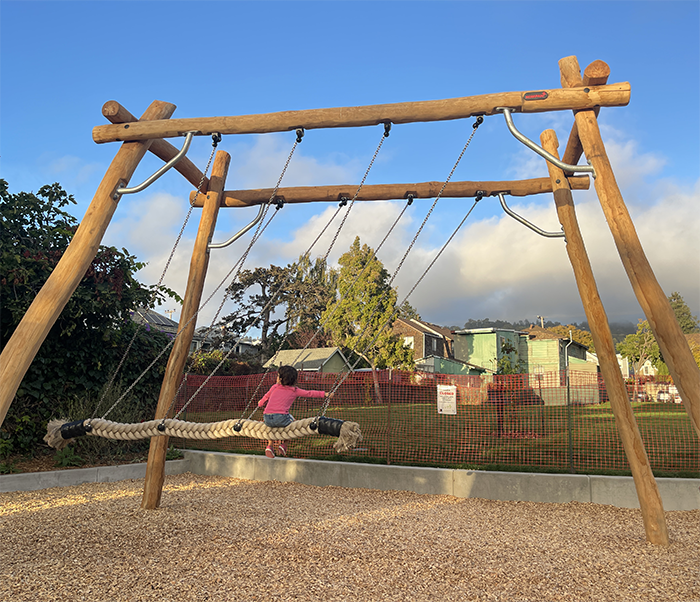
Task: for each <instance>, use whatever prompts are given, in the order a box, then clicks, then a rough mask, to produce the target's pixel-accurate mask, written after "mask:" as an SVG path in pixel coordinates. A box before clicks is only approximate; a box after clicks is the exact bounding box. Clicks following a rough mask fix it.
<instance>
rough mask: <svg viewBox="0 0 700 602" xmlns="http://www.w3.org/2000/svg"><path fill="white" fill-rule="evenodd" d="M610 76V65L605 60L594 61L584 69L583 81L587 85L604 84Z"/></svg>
mask: <svg viewBox="0 0 700 602" xmlns="http://www.w3.org/2000/svg"><path fill="white" fill-rule="evenodd" d="M608 77H610V67H609V66H608V64H607V63H606V62H605V61H601V60H596V61H593V62H592V63H591V64H590V65H588V67H586V68H585V69H584V71H583V83H584V85H586V86H604V85H605V84H606V83H607V82H608Z"/></svg>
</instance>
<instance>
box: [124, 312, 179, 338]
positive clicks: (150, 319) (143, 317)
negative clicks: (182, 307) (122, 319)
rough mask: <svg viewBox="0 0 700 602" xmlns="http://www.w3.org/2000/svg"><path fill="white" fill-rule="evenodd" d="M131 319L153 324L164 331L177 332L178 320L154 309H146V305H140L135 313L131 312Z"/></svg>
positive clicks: (138, 322)
mask: <svg viewBox="0 0 700 602" xmlns="http://www.w3.org/2000/svg"><path fill="white" fill-rule="evenodd" d="M131 319H132V320H133V321H134V322H136V323H137V324H144V323H145V324H149V325H150V326H153V327H154V328H156V329H157V330H162V331H163V332H177V327H178V324H177V322H175V321H174V320H171V319H170V318H166V317H165V316H162V315H161V314H159V313H158V312H155V311H153V310H152V309H146V308H145V307H139V308H138V309H137V310H136V311H135V312H134V313H132V314H131Z"/></svg>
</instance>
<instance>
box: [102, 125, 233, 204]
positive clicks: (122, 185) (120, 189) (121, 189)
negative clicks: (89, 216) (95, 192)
mask: <svg viewBox="0 0 700 602" xmlns="http://www.w3.org/2000/svg"><path fill="white" fill-rule="evenodd" d="M199 133H200V132H198V131H192V132H187V133H186V134H185V143H184V144H183V145H182V148H181V149H180V152H179V153H177V155H175V156H174V157H173V158H172V159H170V161H168V162H167V163H166V164H165V165H163V167H161V168H160V169H159V170H158V171H156V172H155V173H154V174H153V175H152V176H151V177H150V178H147V179H146V180H144V181H143V182H141V184H139V185H138V186H132V187H131V188H127V187H126V185H127V182H125V181H124V180H119V183H118V184H117V188H116V190H115V191H114V192H113V193H112V199H114V200H115V201H118V200H119V197H121V196H122V195H123V194H134V193H135V192H141V191H142V190H144V189H145V188H148V187H149V186H150V185H151V184H153V182H155V181H156V180H157V179H158V178H160V177H161V176H162V175H163V174H164V173H165V172H167V171H168V170H170V168H172V167H174V166H175V165H177V163H178V162H179V161H180V159H182V158H183V157H184V156H185V155H186V154H187V151H188V150H189V148H190V143H191V142H192V138H193V137H194V136H195V135H197V134H199ZM219 138H221V134H219ZM217 144H218V142H217Z"/></svg>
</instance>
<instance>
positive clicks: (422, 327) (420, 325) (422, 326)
mask: <svg viewBox="0 0 700 602" xmlns="http://www.w3.org/2000/svg"><path fill="white" fill-rule="evenodd" d="M395 321H397V322H402V323H404V324H406V325H407V326H410V327H411V328H414V329H415V330H417V331H418V332H422V333H423V334H430V335H433V336H438V337H445V338H446V339H449V340H450V341H451V340H453V338H454V337H453V336H452V331H451V330H450V329H449V328H444V327H442V326H438V325H437V324H431V323H430V322H423V321H422V320H416V319H414V318H396V320H395Z"/></svg>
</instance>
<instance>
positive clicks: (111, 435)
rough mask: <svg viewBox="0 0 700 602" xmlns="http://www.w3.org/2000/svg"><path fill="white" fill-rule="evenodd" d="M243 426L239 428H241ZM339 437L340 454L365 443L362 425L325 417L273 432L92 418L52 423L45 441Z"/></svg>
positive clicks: (57, 444)
mask: <svg viewBox="0 0 700 602" xmlns="http://www.w3.org/2000/svg"><path fill="white" fill-rule="evenodd" d="M239 425H240V426H239ZM316 434H317V435H332V436H335V437H338V441H336V442H335V443H334V445H333V447H334V448H335V450H336V451H337V452H344V451H348V450H350V449H352V448H354V447H355V446H356V445H357V444H358V443H359V442H360V441H362V433H361V432H360V425H359V424H357V423H356V422H346V421H343V420H335V419H331V418H325V417H315V418H304V419H303V420H295V421H294V422H292V423H291V424H289V425H288V426H285V427H284V428H271V427H269V426H267V425H266V424H265V423H264V422H259V421H257V420H240V419H236V420H222V421H220V422H186V421H184V420H175V419H170V418H169V419H166V420H149V421H148V422H134V423H129V424H127V423H121V422H112V421H111V420H105V419H104V418H93V419H91V420H78V421H76V422H67V421H66V420H65V419H64V420H56V419H54V420H51V421H50V422H49V424H48V426H47V433H46V435H45V436H44V441H45V442H46V443H47V444H48V445H49V446H50V447H53V448H55V449H59V450H60V449H63V448H64V447H65V446H66V445H68V444H69V443H71V442H72V441H73V440H74V438H75V437H79V436H81V435H92V436H94V437H104V438H105V439H118V440H137V439H148V438H150V437H158V436H165V437H178V438H180V439H222V438H224V437H251V438H253V439H266V440H271V441H286V440H289V439H298V438H299V437H306V436H309V435H316Z"/></svg>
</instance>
